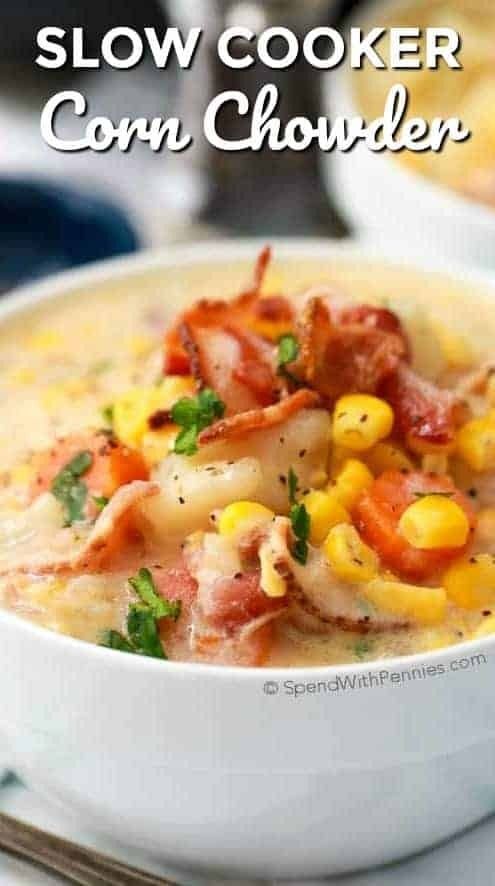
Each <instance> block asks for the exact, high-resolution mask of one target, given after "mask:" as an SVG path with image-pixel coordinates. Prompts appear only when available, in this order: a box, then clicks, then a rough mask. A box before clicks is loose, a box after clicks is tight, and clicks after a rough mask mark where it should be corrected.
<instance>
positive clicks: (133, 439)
mask: <svg viewBox="0 0 495 886" xmlns="http://www.w3.org/2000/svg"><path fill="white" fill-rule="evenodd" d="M155 402H156V391H155V390H154V388H144V387H143V388H138V387H136V388H131V389H130V390H129V391H126V392H125V393H123V394H121V395H120V396H119V397H117V399H116V400H115V401H114V403H113V427H114V430H115V433H116V435H117V437H118V438H119V440H121V441H122V443H125V444H126V446H130V447H132V448H138V447H139V446H140V444H141V440H142V438H143V437H144V435H145V433H146V431H147V430H148V417H149V416H150V415H152V414H153V412H155V411H156V409H157V408H158V407H155Z"/></svg>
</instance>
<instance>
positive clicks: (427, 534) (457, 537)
mask: <svg viewBox="0 0 495 886" xmlns="http://www.w3.org/2000/svg"><path fill="white" fill-rule="evenodd" d="M398 528H399V532H400V533H401V535H402V536H403V537H404V538H405V539H406V541H407V542H409V544H410V545H412V546H413V547H414V548H421V549H423V550H431V549H434V548H461V547H462V546H463V545H464V544H465V543H466V541H467V538H468V535H469V521H468V518H467V516H466V512H465V511H464V510H463V508H461V507H460V505H458V504H457V502H455V501H452V500H451V499H450V498H447V496H445V495H425V496H424V497H423V498H420V499H418V501H415V502H414V503H413V504H412V505H409V507H408V508H406V510H405V511H404V513H403V514H402V517H401V518H400V520H399V527H398Z"/></svg>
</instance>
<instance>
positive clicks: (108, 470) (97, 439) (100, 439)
mask: <svg viewBox="0 0 495 886" xmlns="http://www.w3.org/2000/svg"><path fill="white" fill-rule="evenodd" d="M80 452H89V453H90V454H91V456H92V459H93V460H92V464H91V466H90V467H89V468H88V470H87V471H86V473H85V474H84V475H83V477H82V478H81V479H82V480H83V482H84V483H85V484H86V486H87V488H88V490H89V492H90V493H91V495H94V496H105V497H106V498H110V497H111V496H112V495H113V493H114V492H115V491H116V490H117V489H118V488H119V487H120V486H124V485H125V484H126V483H130V482H132V481H133V480H147V479H148V475H149V472H148V469H147V467H146V464H145V462H144V459H143V458H142V456H141V455H140V453H139V452H136V451H135V450H133V449H129V448H128V447H127V446H123V445H122V443H119V442H118V441H116V440H114V439H112V438H111V437H109V436H108V434H105V433H101V432H100V433H87V434H84V433H82V434H73V435H71V436H69V437H63V438H61V439H59V440H57V441H56V442H55V444H54V445H53V446H52V447H51V449H48V450H45V451H44V452H40V453H37V454H36V455H35V456H34V458H33V467H34V469H35V472H36V473H35V478H34V481H33V483H32V485H31V499H34V498H36V497H37V496H38V495H40V494H41V493H42V492H47V491H49V490H50V488H51V486H52V483H53V481H54V479H55V477H56V476H57V474H59V473H60V471H61V470H62V469H63V468H64V467H65V466H66V465H67V464H69V462H70V461H71V460H72V459H73V458H75V456H76V455H78V453H80Z"/></svg>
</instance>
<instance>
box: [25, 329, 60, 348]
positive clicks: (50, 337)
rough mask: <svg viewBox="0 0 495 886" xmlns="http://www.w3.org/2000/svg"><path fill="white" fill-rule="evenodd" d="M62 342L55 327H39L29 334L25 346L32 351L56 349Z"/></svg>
mask: <svg viewBox="0 0 495 886" xmlns="http://www.w3.org/2000/svg"><path fill="white" fill-rule="evenodd" d="M62 342H63V338H62V336H61V334H60V332H57V331H56V330H55V329H40V330H39V332H35V333H34V334H33V335H30V336H29V338H28V340H27V347H28V348H29V349H30V350H32V351H41V352H44V351H56V350H57V348H59V347H60V345H61V344H62Z"/></svg>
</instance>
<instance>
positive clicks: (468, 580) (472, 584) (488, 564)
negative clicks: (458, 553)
mask: <svg viewBox="0 0 495 886" xmlns="http://www.w3.org/2000/svg"><path fill="white" fill-rule="evenodd" d="M442 583H443V586H444V588H445V590H446V592H447V596H448V598H449V599H450V600H452V602H453V603H455V604H456V606H459V607H460V608H461V609H484V608H486V607H487V606H492V605H494V604H495V557H492V555H491V554H476V555H475V556H473V557H464V558H463V559H462V560H458V561H457V562H456V563H453V564H452V566H451V567H450V568H449V569H448V570H447V572H446V573H445V575H444V577H443V582H442Z"/></svg>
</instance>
